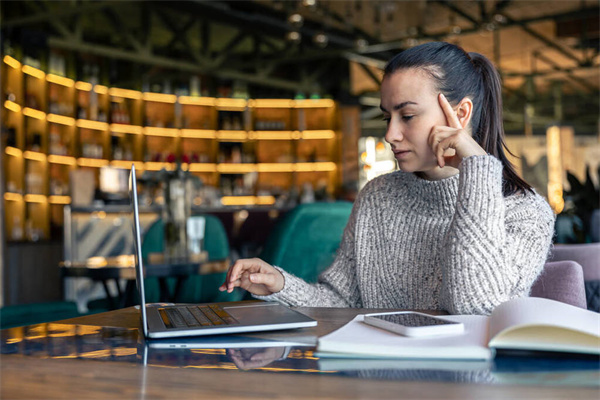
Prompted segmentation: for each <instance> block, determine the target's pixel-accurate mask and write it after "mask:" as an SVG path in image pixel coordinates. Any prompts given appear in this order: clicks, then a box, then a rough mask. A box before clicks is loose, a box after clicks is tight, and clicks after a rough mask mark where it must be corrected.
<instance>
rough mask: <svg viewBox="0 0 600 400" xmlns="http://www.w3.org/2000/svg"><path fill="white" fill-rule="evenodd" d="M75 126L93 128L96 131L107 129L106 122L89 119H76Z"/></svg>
mask: <svg viewBox="0 0 600 400" xmlns="http://www.w3.org/2000/svg"><path fill="white" fill-rule="evenodd" d="M77 126H78V127H79V128H85V129H94V130H97V131H105V130H107V129H108V124H107V123H106V122H100V121H92V120H89V119H78V120H77Z"/></svg>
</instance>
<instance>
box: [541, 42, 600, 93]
mask: <svg viewBox="0 0 600 400" xmlns="http://www.w3.org/2000/svg"><path fill="white" fill-rule="evenodd" d="M533 56H534V57H535V58H537V59H538V60H540V61H542V62H544V63H545V64H547V65H549V66H550V67H552V69H553V70H554V71H558V72H564V71H563V68H561V67H560V65H558V64H556V63H555V62H554V61H552V60H550V59H549V58H548V57H546V56H544V55H542V54H541V53H540V52H535V53H533ZM565 75H566V77H567V78H568V79H570V80H571V81H573V82H575V83H577V84H578V85H579V86H581V87H582V88H584V90H585V91H586V92H588V93H596V92H598V89H597V88H594V87H592V86H591V85H590V82H589V81H587V80H585V79H582V78H580V77H578V76H576V75H573V73H572V72H566V73H565Z"/></svg>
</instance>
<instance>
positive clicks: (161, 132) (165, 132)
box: [144, 126, 179, 137]
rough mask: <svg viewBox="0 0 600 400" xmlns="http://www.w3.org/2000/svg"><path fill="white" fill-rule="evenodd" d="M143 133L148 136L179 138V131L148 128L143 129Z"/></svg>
mask: <svg viewBox="0 0 600 400" xmlns="http://www.w3.org/2000/svg"><path fill="white" fill-rule="evenodd" d="M144 133H145V134H146V135H148V136H166V137H177V136H179V129H173V128H155V127H151V126H148V127H146V128H144Z"/></svg>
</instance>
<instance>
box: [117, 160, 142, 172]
mask: <svg viewBox="0 0 600 400" xmlns="http://www.w3.org/2000/svg"><path fill="white" fill-rule="evenodd" d="M131 164H135V169H137V170H138V171H140V170H143V169H144V163H143V162H141V161H126V160H113V161H111V162H110V166H111V167H115V168H121V169H131Z"/></svg>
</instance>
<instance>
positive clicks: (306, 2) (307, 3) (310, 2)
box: [302, 0, 317, 7]
mask: <svg viewBox="0 0 600 400" xmlns="http://www.w3.org/2000/svg"><path fill="white" fill-rule="evenodd" d="M302 5H303V6H304V7H314V6H316V5H317V0H302Z"/></svg>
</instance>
